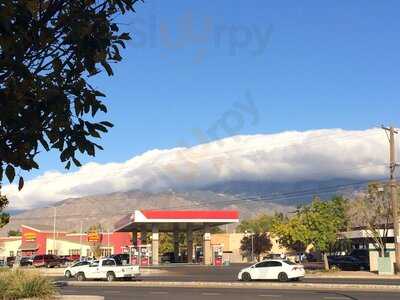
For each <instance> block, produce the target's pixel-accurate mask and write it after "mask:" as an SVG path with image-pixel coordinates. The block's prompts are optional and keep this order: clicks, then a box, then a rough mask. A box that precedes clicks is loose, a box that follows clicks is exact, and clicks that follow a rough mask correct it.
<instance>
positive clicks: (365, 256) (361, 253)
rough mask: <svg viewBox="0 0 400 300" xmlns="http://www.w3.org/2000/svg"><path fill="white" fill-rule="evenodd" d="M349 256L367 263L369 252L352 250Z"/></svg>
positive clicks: (366, 250)
mask: <svg viewBox="0 0 400 300" xmlns="http://www.w3.org/2000/svg"><path fill="white" fill-rule="evenodd" d="M350 256H353V257H355V258H358V259H359V260H361V261H363V262H366V263H369V250H368V249H354V250H353V251H351V253H350Z"/></svg>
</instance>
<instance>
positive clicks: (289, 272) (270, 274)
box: [238, 259, 305, 282]
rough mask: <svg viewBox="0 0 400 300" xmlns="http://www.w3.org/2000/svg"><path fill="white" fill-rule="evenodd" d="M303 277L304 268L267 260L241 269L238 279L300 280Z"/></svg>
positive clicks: (280, 260)
mask: <svg viewBox="0 0 400 300" xmlns="http://www.w3.org/2000/svg"><path fill="white" fill-rule="evenodd" d="M304 275H305V271H304V267H303V266H302V265H298V264H295V263H293V262H291V261H289V260H283V259H269V260H264V261H262V262H259V263H256V264H254V265H252V266H250V267H248V268H244V269H242V270H241V271H240V272H239V274H238V279H239V280H243V281H251V280H279V281H282V282H285V281H289V280H300V279H301V278H303V277H304Z"/></svg>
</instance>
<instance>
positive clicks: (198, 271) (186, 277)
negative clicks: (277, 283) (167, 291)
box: [143, 265, 400, 285]
mask: <svg viewBox="0 0 400 300" xmlns="http://www.w3.org/2000/svg"><path fill="white" fill-rule="evenodd" d="M244 267H246V265H231V266H229V267H205V266H176V267H161V268H160V269H161V270H168V274H162V275H154V276H146V277H143V280H145V281H176V282H179V281H186V282H187V281H206V282H234V281H237V274H238V273H239V271H240V270H241V269H243V268H244ZM302 282H305V283H338V284H346V283H348V284H379V285H400V280H399V279H376V278H365V279H355V278H307V275H306V277H305V278H304V279H303V280H302Z"/></svg>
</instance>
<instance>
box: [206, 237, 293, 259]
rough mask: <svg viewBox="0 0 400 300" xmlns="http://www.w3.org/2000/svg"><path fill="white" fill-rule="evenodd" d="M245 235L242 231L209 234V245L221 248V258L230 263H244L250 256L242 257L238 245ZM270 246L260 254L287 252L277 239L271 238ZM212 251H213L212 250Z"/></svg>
mask: <svg viewBox="0 0 400 300" xmlns="http://www.w3.org/2000/svg"><path fill="white" fill-rule="evenodd" d="M245 236H246V234H244V233H217V234H212V235H211V247H212V248H213V250H214V251H215V250H218V249H219V248H222V253H223V260H224V261H230V262H231V263H246V262H250V260H251V259H250V258H248V257H243V256H242V254H241V252H240V246H241V241H242V239H243V238H244V237H245ZM271 242H272V248H271V250H270V251H268V252H267V253H264V254H262V255H261V257H262V256H266V255H268V254H271V253H274V254H281V253H283V254H289V253H288V251H287V249H285V248H284V247H282V246H281V245H280V244H279V242H278V241H277V239H275V238H271ZM214 251H213V252H214Z"/></svg>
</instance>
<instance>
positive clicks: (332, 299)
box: [324, 296, 350, 300]
mask: <svg viewBox="0 0 400 300" xmlns="http://www.w3.org/2000/svg"><path fill="white" fill-rule="evenodd" d="M324 299H326V300H349V299H350V298H349V297H343V296H326V297H324Z"/></svg>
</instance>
